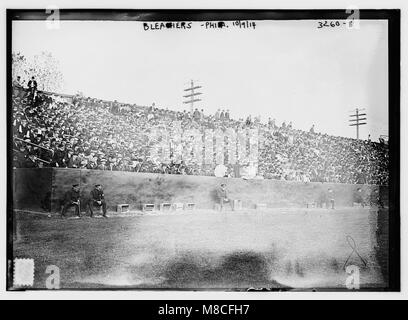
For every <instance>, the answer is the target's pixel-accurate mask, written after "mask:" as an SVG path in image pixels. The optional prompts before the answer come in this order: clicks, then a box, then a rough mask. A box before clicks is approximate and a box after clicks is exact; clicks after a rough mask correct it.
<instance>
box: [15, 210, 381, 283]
mask: <svg viewBox="0 0 408 320" xmlns="http://www.w3.org/2000/svg"><path fill="white" fill-rule="evenodd" d="M16 222H17V236H16V241H15V242H14V245H13V246H14V248H13V252H14V257H21V258H33V259H34V261H35V282H34V287H35V288H44V287H45V281H46V278H47V277H48V275H47V274H46V273H45V270H46V267H47V266H48V265H55V266H58V267H59V268H60V277H61V283H60V284H61V288H108V287H109V288H190V289H194V288H195V289H206V288H207V289H208V288H213V289H217V288H220V289H245V288H248V287H257V288H260V287H263V288H324V287H326V288H327V287H329V288H345V281H346V278H347V274H346V272H345V270H344V264H345V262H346V260H347V258H348V257H349V255H350V254H351V253H352V252H353V250H352V248H351V247H350V245H349V243H348V242H347V236H350V237H352V238H353V240H354V242H355V244H356V250H357V251H358V253H359V254H360V256H361V257H363V259H364V260H365V262H366V265H365V264H364V262H363V261H362V260H361V259H360V258H359V257H358V256H357V255H356V254H355V253H353V254H352V255H351V257H350V258H349V261H348V263H347V264H355V265H357V266H359V267H360V277H361V280H360V283H361V287H362V288H381V287H384V286H385V285H386V284H385V280H384V278H383V276H382V274H381V270H380V266H379V264H378V263H377V260H378V248H376V245H377V241H376V229H377V227H376V225H377V211H376V210H369V209H362V208H344V209H335V210H326V209H268V210H267V211H262V212H261V211H255V210H247V211H241V212H228V211H227V212H223V213H220V212H216V211H212V210H196V211H192V212H189V213H186V212H183V213H170V214H150V215H138V216H130V217H110V218H108V219H91V218H89V217H83V218H82V219H61V218H59V217H55V216H53V217H47V216H43V215H35V214H29V213H24V212H22V213H16ZM376 250H377V251H376ZM383 254H386V253H383Z"/></svg>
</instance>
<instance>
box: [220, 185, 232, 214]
mask: <svg viewBox="0 0 408 320" xmlns="http://www.w3.org/2000/svg"><path fill="white" fill-rule="evenodd" d="M226 187H227V185H226V184H225V183H221V186H220V187H219V188H218V189H217V201H218V202H219V204H220V206H221V207H220V209H221V211H222V209H223V208H224V203H226V202H229V204H230V206H231V210H232V200H231V199H230V198H229V197H228V191H227V188H226Z"/></svg>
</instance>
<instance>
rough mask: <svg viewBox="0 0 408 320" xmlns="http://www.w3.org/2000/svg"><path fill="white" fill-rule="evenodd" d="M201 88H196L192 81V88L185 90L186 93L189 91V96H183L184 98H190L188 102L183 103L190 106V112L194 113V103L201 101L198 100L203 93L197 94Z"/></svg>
mask: <svg viewBox="0 0 408 320" xmlns="http://www.w3.org/2000/svg"><path fill="white" fill-rule="evenodd" d="M200 88H201V86H194V81H193V80H191V81H190V87H189V88H187V89H184V91H187V93H189V94H187V95H185V96H183V97H184V98H190V99H188V100H186V101H183V103H185V104H190V112H193V111H194V102H198V101H201V99H198V98H196V97H197V96H198V95H200V94H202V93H201V92H196V90H197V89H200Z"/></svg>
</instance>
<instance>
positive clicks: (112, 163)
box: [6, 6, 400, 294]
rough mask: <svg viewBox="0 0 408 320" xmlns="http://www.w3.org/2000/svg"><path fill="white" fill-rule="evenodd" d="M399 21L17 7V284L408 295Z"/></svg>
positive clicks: (13, 245) (340, 13) (13, 105)
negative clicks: (407, 283) (404, 289)
mask: <svg viewBox="0 0 408 320" xmlns="http://www.w3.org/2000/svg"><path fill="white" fill-rule="evenodd" d="M399 19H400V11H399V10H398V9H382V10H371V9H361V10H360V9H358V8H355V7H350V8H348V9H336V10H312V9H310V10H137V9H129V10H125V9H112V10H108V9H103V10H98V9H92V10H91V9H64V8H58V7H53V6H50V7H48V8H46V9H45V8H44V9H30V10H28V9H27V10H26V9H22V8H19V9H8V10H7V63H8V64H7V84H6V85H7V117H8V118H7V158H8V159H7V170H8V171H7V172H8V184H7V187H8V193H7V241H8V244H7V259H8V270H7V290H9V291H31V290H67V291H68V290H84V291H87V290H136V291H137V290H139V291H143V290H157V291H162V290H187V291H222V292H235V291H238V292H246V291H252V292H256V291H259V292H270V291H285V292H299V291H326V292H350V291H374V292H383V291H399V290H400V289H399V288H400V282H399V279H400V274H399V273H400V264H399V258H400V256H399V254H400V253H399V245H400V244H399V241H400V234H399V217H400V212H399V182H400V177H399V174H400V173H399V163H400V162H399V161H400V160H399V151H400V149H399V148H400V142H399V139H400V136H399V135H400V131H399V130H400V128H399V112H400V98H399V96H400V74H399V72H400V71H399V68H400V52H399V50H400V47H399V46H400V24H399V21H400V20H399ZM23 294H24V293H23Z"/></svg>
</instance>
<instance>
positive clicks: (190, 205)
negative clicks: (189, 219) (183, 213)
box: [184, 203, 195, 210]
mask: <svg viewBox="0 0 408 320" xmlns="http://www.w3.org/2000/svg"><path fill="white" fill-rule="evenodd" d="M194 209H195V203H186V204H184V210H194Z"/></svg>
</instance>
